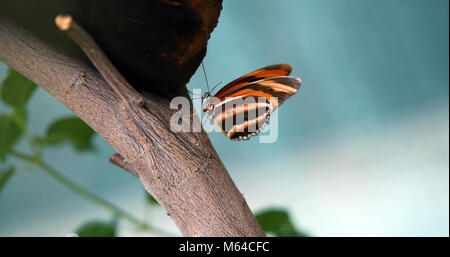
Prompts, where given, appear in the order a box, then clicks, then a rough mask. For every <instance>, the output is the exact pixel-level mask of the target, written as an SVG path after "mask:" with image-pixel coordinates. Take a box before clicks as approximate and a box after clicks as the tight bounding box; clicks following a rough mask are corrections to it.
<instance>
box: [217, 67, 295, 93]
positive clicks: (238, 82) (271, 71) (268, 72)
mask: <svg viewBox="0 0 450 257" xmlns="http://www.w3.org/2000/svg"><path fill="white" fill-rule="evenodd" d="M291 71H292V67H291V65H289V64H275V65H271V66H267V67H264V68H261V69H259V70H256V71H254V72H251V73H249V74H247V75H244V76H242V77H240V78H238V79H235V80H233V81H232V82H230V83H228V84H227V85H226V86H224V87H223V88H222V89H220V90H219V91H218V92H217V93H216V95H215V97H217V98H223V96H224V95H226V94H227V93H229V92H230V91H233V90H235V89H237V88H239V87H241V86H243V85H246V84H249V83H252V82H255V81H258V80H261V79H266V78H270V77H279V76H287V75H289V74H290V73H291Z"/></svg>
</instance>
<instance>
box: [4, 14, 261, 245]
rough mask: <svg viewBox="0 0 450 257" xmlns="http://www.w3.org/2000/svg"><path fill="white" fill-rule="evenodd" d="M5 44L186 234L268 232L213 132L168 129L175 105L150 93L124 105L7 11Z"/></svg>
mask: <svg viewBox="0 0 450 257" xmlns="http://www.w3.org/2000/svg"><path fill="white" fill-rule="evenodd" d="M0 49H1V50H0V60H1V61H3V62H4V63H6V64H7V65H9V66H11V67H12V68H14V69H16V70H18V71H19V72H21V73H22V74H24V75H25V76H26V77H28V78H29V79H31V80H33V81H34V82H35V83H36V84H38V85H40V86H41V87H42V88H44V89H45V90H46V91H47V92H48V93H49V94H51V95H53V96H54V97H55V98H57V99H58V100H59V101H60V102H61V103H63V104H64V105H66V106H67V107H68V108H69V109H71V110H72V111H73V112H74V113H75V114H76V115H77V116H79V117H80V118H81V119H83V120H84V121H85V122H86V123H87V124H88V125H89V126H91V127H92V128H93V129H94V130H96V131H97V132H98V134H99V135H100V136H102V137H103V138H104V139H105V140H106V141H107V142H109V143H110V144H111V145H112V146H113V147H114V148H115V149H116V150H117V151H118V152H119V153H120V154H121V155H122V156H123V158H125V159H126V160H128V161H129V163H130V164H131V165H132V167H134V169H135V171H136V173H137V174H138V176H139V179H140V180H141V182H142V184H143V185H144V187H145V188H146V189H147V191H149V193H150V194H152V195H153V197H154V198H155V199H156V200H157V201H158V202H159V203H160V204H161V205H162V206H163V207H164V208H165V209H166V211H167V213H168V214H169V215H170V217H171V218H172V219H173V221H174V222H175V223H176V225H177V226H178V228H179V229H180V231H181V232H182V234H183V235H185V236H264V233H263V232H262V230H261V228H260V226H259V224H258V223H257V221H256V220H255V218H254V217H253V215H252V213H251V211H250V209H249V208H248V206H247V204H246V202H245V199H244V198H243V197H242V195H241V193H240V192H239V191H238V189H237V188H236V186H235V185H234V183H233V181H232V180H231V178H230V176H229V174H228V173H227V171H226V169H225V167H224V166H223V164H222V162H221V161H220V158H219V157H218V155H217V153H216V152H215V150H214V148H213V147H212V145H211V143H210V141H209V139H208V136H207V135H206V134H205V133H204V132H201V133H187V132H182V133H174V132H172V131H171V130H170V117H171V115H172V114H173V112H174V110H170V108H169V100H168V99H167V98H164V97H160V96H156V95H152V94H146V95H145V97H141V98H139V99H137V100H136V99H135V100H132V101H130V102H126V103H124V101H123V98H122V96H121V95H120V93H119V92H118V91H117V90H115V89H114V88H112V87H111V85H110V84H109V83H107V82H106V81H105V79H104V78H103V77H102V76H101V75H100V74H99V73H98V71H96V70H95V69H94V68H93V67H92V66H91V65H89V64H88V63H85V62H83V61H80V59H79V58H73V57H70V56H68V55H65V54H62V53H61V52H58V51H55V49H54V48H52V47H50V46H49V45H48V44H46V43H44V42H42V41H41V40H39V39H38V38H36V37H35V36H33V35H32V34H30V33H29V32H27V31H25V30H23V29H22V28H20V27H19V26H17V25H16V24H14V23H12V22H11V21H10V20H8V19H6V18H5V17H3V16H1V15H0ZM148 83H151V81H149V82H148ZM126 94H128V93H126ZM132 94H133V93H132ZM130 99H134V98H133V97H131V98H130ZM124 107H125V110H124Z"/></svg>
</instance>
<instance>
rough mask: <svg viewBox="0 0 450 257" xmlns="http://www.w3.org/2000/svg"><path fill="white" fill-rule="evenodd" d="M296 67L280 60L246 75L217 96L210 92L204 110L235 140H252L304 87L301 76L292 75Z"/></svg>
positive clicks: (206, 97) (205, 98)
mask: <svg viewBox="0 0 450 257" xmlns="http://www.w3.org/2000/svg"><path fill="white" fill-rule="evenodd" d="M291 71H292V67H291V66H290V65H288V64H276V65H271V66H267V67H264V68H262V69H259V70H256V71H254V72H251V73H249V74H247V75H244V76H242V77H240V78H238V79H236V80H234V81H232V82H230V83H228V84H227V85H226V86H224V87H223V88H222V89H220V90H219V91H218V92H217V93H216V94H215V95H214V96H211V94H210V92H206V93H205V94H204V96H203V107H202V110H203V111H204V112H206V116H207V117H208V118H209V119H210V120H211V121H213V122H214V123H215V124H216V125H217V126H218V127H219V128H220V129H221V131H222V133H223V134H225V135H226V136H227V137H229V138H230V139H232V140H248V139H249V138H250V137H251V136H253V135H257V134H258V133H259V132H260V131H261V130H262V129H263V128H264V127H265V126H266V125H267V123H268V122H269V118H270V115H271V113H272V112H273V111H274V110H275V109H276V108H277V107H278V106H280V105H281V104H282V103H283V102H284V101H286V100H287V99H288V98H289V97H291V96H292V95H294V94H295V93H296V92H297V90H298V89H299V88H300V85H301V80H300V79H299V78H297V77H294V76H288V75H289V74H290V73H291Z"/></svg>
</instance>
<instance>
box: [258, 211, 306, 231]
mask: <svg viewBox="0 0 450 257" xmlns="http://www.w3.org/2000/svg"><path fill="white" fill-rule="evenodd" d="M256 220H257V221H258V222H259V224H260V225H261V228H262V229H263V230H264V232H266V233H273V234H275V235H276V236H292V237H294V236H306V234H304V233H302V232H299V231H297V230H296V229H295V227H294V225H293V224H292V222H291V219H290V217H289V214H288V213H287V212H286V211H285V210H282V209H269V210H265V211H263V212H260V213H258V214H257V215H256Z"/></svg>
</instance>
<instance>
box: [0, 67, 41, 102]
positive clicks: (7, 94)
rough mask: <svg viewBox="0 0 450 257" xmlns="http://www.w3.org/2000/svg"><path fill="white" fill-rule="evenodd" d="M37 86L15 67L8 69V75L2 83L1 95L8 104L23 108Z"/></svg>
mask: <svg viewBox="0 0 450 257" xmlns="http://www.w3.org/2000/svg"><path fill="white" fill-rule="evenodd" d="M36 88H37V86H36V84H34V83H33V82H32V81H31V80H29V79H27V78H26V77H24V76H22V75H21V74H20V73H18V72H17V71H15V70H13V69H9V70H8V75H7V76H6V78H5V80H4V81H3V83H2V86H1V91H0V95H1V98H2V100H3V102H5V103H6V104H8V105H9V106H11V107H13V108H23V107H24V106H25V104H26V103H27V102H28V100H29V99H30V97H31V95H32V94H33V92H34V90H35V89H36Z"/></svg>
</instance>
